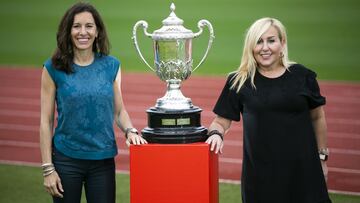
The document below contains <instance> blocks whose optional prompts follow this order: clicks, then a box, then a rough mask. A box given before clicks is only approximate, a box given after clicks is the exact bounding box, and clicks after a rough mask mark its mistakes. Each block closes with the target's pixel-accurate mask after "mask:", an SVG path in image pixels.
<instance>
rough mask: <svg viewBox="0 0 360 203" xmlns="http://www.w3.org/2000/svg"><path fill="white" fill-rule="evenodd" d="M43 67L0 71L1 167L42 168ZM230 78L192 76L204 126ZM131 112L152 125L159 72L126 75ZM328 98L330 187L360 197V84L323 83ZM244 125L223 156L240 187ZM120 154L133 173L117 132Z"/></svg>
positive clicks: (226, 177) (141, 123)
mask: <svg viewBox="0 0 360 203" xmlns="http://www.w3.org/2000/svg"><path fill="white" fill-rule="evenodd" d="M40 78H41V71H40V70H39V69H10V68H6V67H1V68H0V163H10V164H24V165H35V166H39V163H40V161H41V159H40V151H39V120H40V99H39V98H40ZM224 80H225V77H199V76H191V78H190V79H189V80H187V81H185V82H184V83H183V87H182V92H183V93H184V95H185V96H186V97H190V98H191V99H192V101H193V103H194V105H197V106H199V107H201V108H202V109H203V112H202V114H201V115H202V123H203V125H204V126H209V124H210V122H211V120H212V118H213V117H214V114H213V113H212V111H211V110H212V107H213V106H214V103H215V101H216V99H217V96H218V95H219V93H220V91H221V89H222V86H223V84H224V82H225V81H224ZM122 86H123V87H122V91H123V95H124V102H125V105H126V108H127V110H128V112H129V114H130V116H131V118H132V122H133V124H134V125H135V127H137V128H138V129H142V128H144V127H145V126H146V124H147V120H146V113H145V111H146V109H147V108H149V107H151V106H153V105H154V104H155V101H156V99H157V98H159V97H161V96H163V95H164V92H165V86H166V85H165V84H164V83H162V82H161V81H160V80H159V79H158V78H157V77H156V76H155V75H154V74H152V73H149V74H134V73H126V74H123V82H122ZM320 86H321V90H322V94H323V95H325V96H326V97H327V105H326V106H325V112H326V116H327V124H328V145H329V148H330V151H331V156H330V160H329V161H328V166H329V179H328V186H329V189H330V190H331V191H336V192H345V193H351V194H356V195H360V83H333V82H323V81H322V82H320ZM241 134H242V125H241V123H233V125H232V128H231V130H230V131H229V133H228V134H227V136H226V139H225V147H224V154H223V155H221V157H220V178H221V180H222V181H228V182H233V183H239V180H240V174H241V164H242V136H241ZM116 136H117V138H116V139H117V142H118V146H119V155H118V156H117V157H116V161H117V170H118V171H121V172H125V173H128V170H129V152H128V148H127V147H126V146H125V144H124V142H125V140H124V138H123V134H121V133H120V131H119V130H118V129H117V128H116Z"/></svg>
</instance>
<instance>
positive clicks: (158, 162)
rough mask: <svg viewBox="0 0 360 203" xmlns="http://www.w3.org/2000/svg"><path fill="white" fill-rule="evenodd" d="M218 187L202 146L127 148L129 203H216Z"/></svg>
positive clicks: (213, 164) (214, 162) (214, 164)
mask: <svg viewBox="0 0 360 203" xmlns="http://www.w3.org/2000/svg"><path fill="white" fill-rule="evenodd" d="M218 185H219V184H218V156H217V155H216V154H214V153H213V152H210V150H209V145H207V144H205V143H191V144H147V145H141V146H134V145H132V146H130V202H131V203H170V202H171V203H184V202H185V203H218V202H219V186H218Z"/></svg>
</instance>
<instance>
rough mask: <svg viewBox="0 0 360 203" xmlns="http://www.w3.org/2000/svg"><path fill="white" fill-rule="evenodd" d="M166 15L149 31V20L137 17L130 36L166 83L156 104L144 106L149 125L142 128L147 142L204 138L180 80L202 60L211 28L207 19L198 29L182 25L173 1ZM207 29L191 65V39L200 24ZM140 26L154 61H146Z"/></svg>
mask: <svg viewBox="0 0 360 203" xmlns="http://www.w3.org/2000/svg"><path fill="white" fill-rule="evenodd" d="M170 9H171V13H170V15H169V17H167V18H166V19H164V20H163V21H162V23H163V26H162V27H161V28H160V29H158V30H155V31H154V32H153V33H152V34H150V33H148V32H147V28H148V23H147V22H146V21H144V20H140V21H138V22H137V23H136V24H135V25H134V28H133V36H132V39H133V41H134V45H135V48H136V51H137V53H138V54H139V56H140V58H141V59H142V60H143V61H144V63H145V64H146V65H147V66H148V67H149V68H150V69H151V70H152V71H154V72H156V75H157V76H158V77H159V78H160V79H161V80H162V81H165V82H166V83H167V91H166V93H165V95H164V96H163V97H162V98H159V99H157V101H156V104H155V107H152V108H150V109H148V110H147V113H148V125H149V126H148V127H147V128H145V129H144V130H143V131H142V134H143V136H144V138H145V139H147V140H148V141H149V142H158V143H188V142H197V141H204V140H205V139H206V137H207V135H206V133H207V129H206V128H204V127H203V126H201V124H200V112H201V111H202V110H201V109H200V108H198V107H197V106H194V105H193V104H192V102H191V99H190V98H186V97H184V95H183V94H182V93H181V91H180V86H181V82H182V81H184V80H186V79H188V78H189V77H190V75H191V73H192V72H193V71H195V70H196V69H197V68H198V67H199V66H200V65H201V64H202V63H203V62H204V60H205V58H206V57H207V55H208V52H209V50H210V47H211V45H212V42H213V40H214V38H215V37H214V31H213V27H212V25H211V23H210V22H209V21H207V20H200V21H199V22H198V28H199V31H198V32H197V33H193V32H192V31H191V30H188V29H186V28H185V27H184V26H183V22H184V21H183V20H182V19H180V18H178V17H177V16H176V15H175V5H174V4H173V3H172V4H171V6H170ZM204 26H207V27H208V29H209V32H210V36H209V42H208V45H207V49H206V51H205V54H204V56H203V57H202V59H201V60H200V62H199V64H198V65H197V66H195V68H194V69H193V59H192V39H193V38H196V37H198V36H200V35H201V34H202V32H203V27H204ZM139 27H142V28H143V30H144V33H145V35H146V36H147V37H151V38H152V40H153V48H154V65H155V68H153V67H152V66H150V65H149V63H148V62H147V61H146V60H145V58H144V56H143V55H142V53H141V51H140V48H139V44H138V41H137V30H138V28H139Z"/></svg>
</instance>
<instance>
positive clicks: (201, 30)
mask: <svg viewBox="0 0 360 203" xmlns="http://www.w3.org/2000/svg"><path fill="white" fill-rule="evenodd" d="M205 25H206V26H207V27H208V29H209V32H210V36H209V42H208V46H207V49H206V52H205V54H204V56H203V58H202V59H201V61H200V62H199V64H198V65H197V66H196V67H195V68H194V70H193V71H195V70H196V69H197V68H198V67H199V66H200V65H201V64H202V63H203V62H204V60H205V58H206V57H207V55H208V53H209V50H210V48H211V45H212V43H213V41H214V38H215V35H214V30H213V27H212V25H211V23H210V22H209V21H207V20H204V19H203V20H200V21H199V22H198V28H199V29H200V31H199V32H197V33H195V34H194V37H195V38H196V37H198V36H200V35H201V33H202V32H203V27H204V26H205Z"/></svg>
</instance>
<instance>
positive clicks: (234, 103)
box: [213, 74, 243, 121]
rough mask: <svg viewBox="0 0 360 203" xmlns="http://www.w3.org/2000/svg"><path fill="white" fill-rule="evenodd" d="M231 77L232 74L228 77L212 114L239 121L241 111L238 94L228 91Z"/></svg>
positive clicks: (234, 90)
mask: <svg viewBox="0 0 360 203" xmlns="http://www.w3.org/2000/svg"><path fill="white" fill-rule="evenodd" d="M233 75H234V74H231V75H229V77H228V79H227V81H226V84H225V86H224V88H223V90H222V92H221V94H220V96H219V98H218V100H217V102H216V104H215V107H214V109H213V112H214V113H215V114H217V115H219V116H221V117H223V118H227V119H230V120H234V121H240V113H241V112H242V109H243V108H242V104H241V102H240V96H239V93H237V92H236V89H230V87H231V82H232V77H233Z"/></svg>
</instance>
